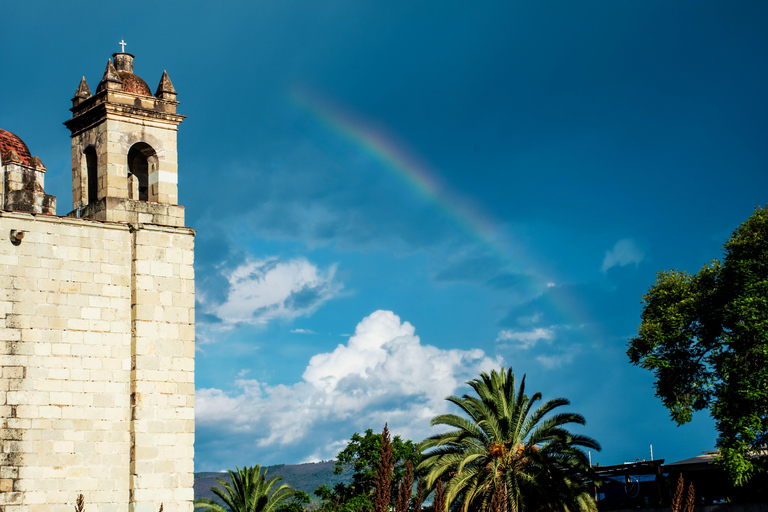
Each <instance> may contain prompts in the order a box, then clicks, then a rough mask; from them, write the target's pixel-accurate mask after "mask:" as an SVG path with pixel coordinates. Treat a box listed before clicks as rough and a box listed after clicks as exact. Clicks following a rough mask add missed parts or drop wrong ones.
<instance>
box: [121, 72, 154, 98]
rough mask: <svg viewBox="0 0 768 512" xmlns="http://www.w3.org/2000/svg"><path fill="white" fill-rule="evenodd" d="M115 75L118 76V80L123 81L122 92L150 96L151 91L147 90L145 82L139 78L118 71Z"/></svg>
mask: <svg viewBox="0 0 768 512" xmlns="http://www.w3.org/2000/svg"><path fill="white" fill-rule="evenodd" d="M117 74H118V75H120V80H122V81H123V91H125V92H132V93H134V94H142V95H144V96H152V91H151V90H150V89H149V86H148V85H147V82H145V81H144V80H142V79H141V78H140V77H138V76H136V75H134V74H133V73H128V72H127V71H118V72H117Z"/></svg>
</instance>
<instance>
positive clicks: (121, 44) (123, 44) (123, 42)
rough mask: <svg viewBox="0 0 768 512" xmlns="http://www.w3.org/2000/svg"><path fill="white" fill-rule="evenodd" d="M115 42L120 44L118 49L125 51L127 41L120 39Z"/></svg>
mask: <svg viewBox="0 0 768 512" xmlns="http://www.w3.org/2000/svg"><path fill="white" fill-rule="evenodd" d="M117 44H119V45H120V46H121V48H120V51H121V52H123V53H125V45H127V44H128V43H126V42H125V41H124V40H122V39H120V42H119V43H117Z"/></svg>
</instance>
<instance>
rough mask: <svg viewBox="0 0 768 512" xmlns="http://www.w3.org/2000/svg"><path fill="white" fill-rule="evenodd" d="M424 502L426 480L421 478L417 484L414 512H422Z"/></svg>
mask: <svg viewBox="0 0 768 512" xmlns="http://www.w3.org/2000/svg"><path fill="white" fill-rule="evenodd" d="M423 502H424V479H423V478H419V483H418V484H416V497H415V498H414V499H413V512H421V504H422V503H423Z"/></svg>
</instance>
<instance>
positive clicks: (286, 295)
mask: <svg viewBox="0 0 768 512" xmlns="http://www.w3.org/2000/svg"><path fill="white" fill-rule="evenodd" d="M335 274H336V266H335V265H332V266H331V267H329V268H327V269H325V270H321V269H319V268H318V267H316V266H315V265H313V264H312V263H310V262H309V261H307V260H306V259H304V258H296V259H293V260H282V259H280V258H267V259H264V260H253V259H246V260H245V262H243V263H242V264H240V265H238V266H237V267H235V268H234V269H233V270H229V271H227V272H226V273H225V274H224V277H225V278H226V280H227V282H228V283H229V289H228V291H227V293H226V297H225V299H224V301H223V302H220V303H211V300H210V299H208V298H207V297H206V296H205V295H204V294H201V296H200V297H199V300H200V302H201V305H202V306H203V309H204V312H205V313H208V314H210V315H213V316H215V317H216V318H218V319H220V320H221V322H222V323H223V324H225V326H232V325H235V324H241V323H245V324H253V325H261V324H266V323H268V322H270V321H271V320H275V319H286V320H290V319H293V318H296V317H299V316H305V315H310V314H312V313H314V312H315V311H316V310H317V308H319V307H320V306H321V305H322V304H323V303H324V302H326V301H328V300H330V299H332V298H334V297H336V296H337V295H338V294H339V292H340V291H341V289H342V288H343V285H342V283H340V282H339V281H337V280H336V278H335Z"/></svg>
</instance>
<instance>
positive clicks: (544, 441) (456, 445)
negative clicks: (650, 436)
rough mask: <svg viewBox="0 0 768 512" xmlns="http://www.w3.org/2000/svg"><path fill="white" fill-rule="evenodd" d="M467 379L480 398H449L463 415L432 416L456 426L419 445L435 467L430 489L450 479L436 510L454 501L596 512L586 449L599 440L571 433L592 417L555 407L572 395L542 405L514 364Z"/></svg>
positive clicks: (510, 509)
mask: <svg viewBox="0 0 768 512" xmlns="http://www.w3.org/2000/svg"><path fill="white" fill-rule="evenodd" d="M467 384H469V385H470V386H471V387H472V389H473V390H474V391H475V393H476V395H477V396H470V395H463V396H462V397H461V398H459V397H457V396H449V397H447V398H446V400H448V401H450V402H452V403H454V404H455V405H457V406H458V407H459V408H460V409H461V411H462V412H463V415H461V416H459V415H456V414H443V415H440V416H436V417H435V418H433V419H432V425H446V426H448V427H450V428H451V430H449V431H447V432H444V433H441V434H435V435H434V436H432V437H430V438H428V439H426V440H425V441H423V442H422V443H421V444H420V448H421V449H423V450H428V451H426V452H425V453H424V456H425V459H424V460H423V461H422V463H421V467H422V468H424V469H426V470H428V471H429V473H428V474H427V477H426V481H427V486H428V487H432V486H436V484H437V483H438V482H439V481H440V479H445V480H446V484H445V502H444V504H443V505H439V508H436V509H435V512H446V510H447V509H450V508H451V507H452V505H454V504H456V505H459V506H460V508H461V510H462V511H464V512H467V511H470V510H473V511H476V510H480V511H486V510H492V511H494V512H495V511H500V512H514V511H522V510H528V511H537V510H570V511H595V510H597V506H596V504H595V501H594V499H593V497H592V493H591V490H592V485H591V482H590V481H589V460H588V458H587V454H586V453H584V451H583V449H582V448H591V449H594V450H599V449H600V445H599V444H598V443H597V441H595V440H594V439H592V438H590V437H587V436H583V435H577V434H573V433H571V432H569V430H568V428H569V425H571V424H576V425H584V423H585V421H584V418H583V417H582V416H581V415H579V414H575V413H570V412H557V411H556V410H557V409H558V408H559V407H561V406H565V405H568V404H569V403H570V402H568V400H566V399H565V398H555V399H553V400H549V401H547V402H545V403H542V404H540V405H539V406H538V407H535V406H536V405H537V402H539V401H540V400H541V398H542V395H541V393H534V394H533V395H531V396H530V397H529V396H528V395H527V394H526V392H525V376H523V378H522V379H521V380H520V386H519V388H518V387H517V386H516V382H515V376H514V374H513V373H512V370H511V369H508V370H506V371H505V370H504V368H502V369H501V371H499V372H496V371H495V370H494V371H492V372H491V374H490V375H488V374H486V373H481V374H480V377H479V378H477V379H474V380H472V381H469V382H468V383H467ZM436 501H437V500H436ZM436 507H438V505H436Z"/></svg>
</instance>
